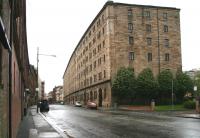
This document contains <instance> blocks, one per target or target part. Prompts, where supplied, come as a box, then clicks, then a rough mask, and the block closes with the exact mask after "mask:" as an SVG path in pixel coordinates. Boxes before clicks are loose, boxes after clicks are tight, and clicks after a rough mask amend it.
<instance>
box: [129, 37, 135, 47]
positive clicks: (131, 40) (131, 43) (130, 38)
mask: <svg viewBox="0 0 200 138" xmlns="http://www.w3.org/2000/svg"><path fill="white" fill-rule="evenodd" d="M128 41H129V45H133V43H134V41H133V37H132V36H129V38H128Z"/></svg>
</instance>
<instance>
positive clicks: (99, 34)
mask: <svg viewBox="0 0 200 138" xmlns="http://www.w3.org/2000/svg"><path fill="white" fill-rule="evenodd" d="M100 37H101V31H99V32H98V34H97V38H98V39H99V38H100Z"/></svg>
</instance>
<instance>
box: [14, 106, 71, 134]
mask: <svg viewBox="0 0 200 138" xmlns="http://www.w3.org/2000/svg"><path fill="white" fill-rule="evenodd" d="M17 138H68V137H67V136H66V135H65V134H64V133H63V132H61V131H60V130H58V129H57V128H56V127H55V126H53V125H52V124H51V123H49V122H48V120H46V118H45V117H44V115H43V114H42V113H40V112H38V113H37V112H36V106H32V107H30V108H29V109H28V112H27V115H26V116H25V117H24V118H23V120H22V122H21V124H20V126H19V131H18V134H17Z"/></svg>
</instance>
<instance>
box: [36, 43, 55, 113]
mask: <svg viewBox="0 0 200 138" xmlns="http://www.w3.org/2000/svg"><path fill="white" fill-rule="evenodd" d="M39 55H42V56H51V57H56V55H47V54H40V53H39V47H37V88H36V102H37V103H36V104H37V113H38V105H39V103H38V102H39V101H38V96H39V64H38V63H39Z"/></svg>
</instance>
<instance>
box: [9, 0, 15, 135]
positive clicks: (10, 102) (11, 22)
mask: <svg viewBox="0 0 200 138" xmlns="http://www.w3.org/2000/svg"><path fill="white" fill-rule="evenodd" d="M10 2H11V3H10V4H11V13H10V17H11V18H10V48H11V50H10V52H9V103H8V105H9V138H12V41H13V6H14V3H13V0H11V1H10Z"/></svg>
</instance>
